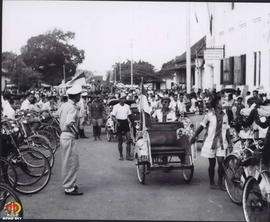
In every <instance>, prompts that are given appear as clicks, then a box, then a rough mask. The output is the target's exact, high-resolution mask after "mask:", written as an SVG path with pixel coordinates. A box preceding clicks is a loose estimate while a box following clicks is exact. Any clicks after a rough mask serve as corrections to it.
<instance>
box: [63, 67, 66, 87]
mask: <svg viewBox="0 0 270 222" xmlns="http://www.w3.org/2000/svg"><path fill="white" fill-rule="evenodd" d="M63 76H64V83H66V67H65V63H64V64H63Z"/></svg>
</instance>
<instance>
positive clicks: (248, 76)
mask: <svg viewBox="0 0 270 222" xmlns="http://www.w3.org/2000/svg"><path fill="white" fill-rule="evenodd" d="M208 7H209V18H210V17H211V14H212V16H213V17H212V18H213V20H212V30H213V31H212V35H211V34H210V31H209V30H210V29H209V30H208V33H207V36H206V48H223V47H224V54H223V53H222V54H223V55H222V57H223V58H218V56H217V58H216V59H214V60H213V58H212V59H211V58H207V57H206V56H205V58H204V59H205V65H204V74H203V76H202V82H203V88H212V87H215V88H216V89H217V90H220V89H221V88H223V87H239V88H240V89H242V88H243V87H244V86H245V85H246V86H247V88H248V90H250V91H251V90H253V89H256V88H264V90H266V91H268V92H270V3H208ZM217 51H218V50H217ZM219 51H220V50H219ZM221 51H222V50H221Z"/></svg>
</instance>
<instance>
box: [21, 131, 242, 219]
mask: <svg viewBox="0 0 270 222" xmlns="http://www.w3.org/2000/svg"><path fill="white" fill-rule="evenodd" d="M87 129H88V136H91V131H90V129H89V127H88V128H87ZM102 139H103V140H102V141H93V139H92V138H91V139H80V140H79V141H78V144H79V147H80V149H79V150H80V165H81V168H80V173H79V186H80V187H81V188H82V190H83V191H84V195H83V196H76V197H71V196H65V195H64V193H63V190H62V188H61V175H60V165H61V158H60V155H59V152H58V153H57V155H56V164H55V166H54V168H53V175H52V178H51V181H50V183H49V185H48V186H47V187H46V188H45V189H44V190H43V191H41V192H40V193H38V194H35V195H32V196H21V198H22V201H23V204H24V210H25V218H26V219H35V218H36V219H100V220H108V219H111V220H123V219H127V220H134V219H137V220H185V221H187V220H196V221H211V220H214V221H244V218H243V215H242V209H241V207H239V206H236V205H235V204H233V203H232V202H231V201H230V200H229V198H228V196H227V194H226V193H225V192H224V191H220V190H210V189H209V187H208V176H207V160H205V159H203V158H199V159H198V160H197V162H196V165H195V174H194V178H193V180H192V182H191V184H189V185H188V184H185V182H184V180H183V178H182V175H181V171H172V172H170V173H164V172H159V171H158V172H153V173H151V174H150V176H148V178H147V185H141V184H139V182H138V180H137V176H136V170H135V162H130V161H119V160H118V151H117V144H116V143H115V142H110V143H109V142H107V141H105V135H104V136H103V138H102Z"/></svg>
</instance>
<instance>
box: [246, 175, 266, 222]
mask: <svg viewBox="0 0 270 222" xmlns="http://www.w3.org/2000/svg"><path fill="white" fill-rule="evenodd" d="M267 195H270V194H269V193H268V194H263V192H262V190H261V189H260V187H259V182H258V181H257V180H256V179H255V178H253V177H251V178H249V179H248V181H247V182H246V184H245V187H244V192H243V213H244V217H245V219H246V221H247V222H266V221H270V198H269V196H267Z"/></svg>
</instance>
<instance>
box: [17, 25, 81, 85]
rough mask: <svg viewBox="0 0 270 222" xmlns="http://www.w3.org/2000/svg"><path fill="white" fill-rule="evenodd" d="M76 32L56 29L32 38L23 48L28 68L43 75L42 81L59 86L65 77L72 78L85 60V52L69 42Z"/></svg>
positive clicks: (24, 59) (23, 55)
mask: <svg viewBox="0 0 270 222" xmlns="http://www.w3.org/2000/svg"><path fill="white" fill-rule="evenodd" d="M74 38H75V33H74V32H70V31H68V32H63V31H61V30H58V29H54V30H52V31H49V32H47V33H45V34H41V35H38V36H34V37H31V38H30V39H29V40H28V41H27V44H26V45H25V46H23V47H22V48H21V55H22V58H23V61H24V62H25V64H26V65H27V66H30V67H32V68H33V69H34V70H37V71H39V72H40V73H42V80H43V81H44V82H46V83H48V84H50V85H57V84H60V83H61V80H62V79H63V78H64V72H65V77H66V78H68V77H70V76H72V75H73V74H74V73H75V71H76V67H77V65H78V64H80V63H82V62H83V60H84V51H83V50H79V49H77V48H76V47H75V46H74V45H72V44H70V43H69V42H70V41H71V40H73V39H74Z"/></svg>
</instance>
